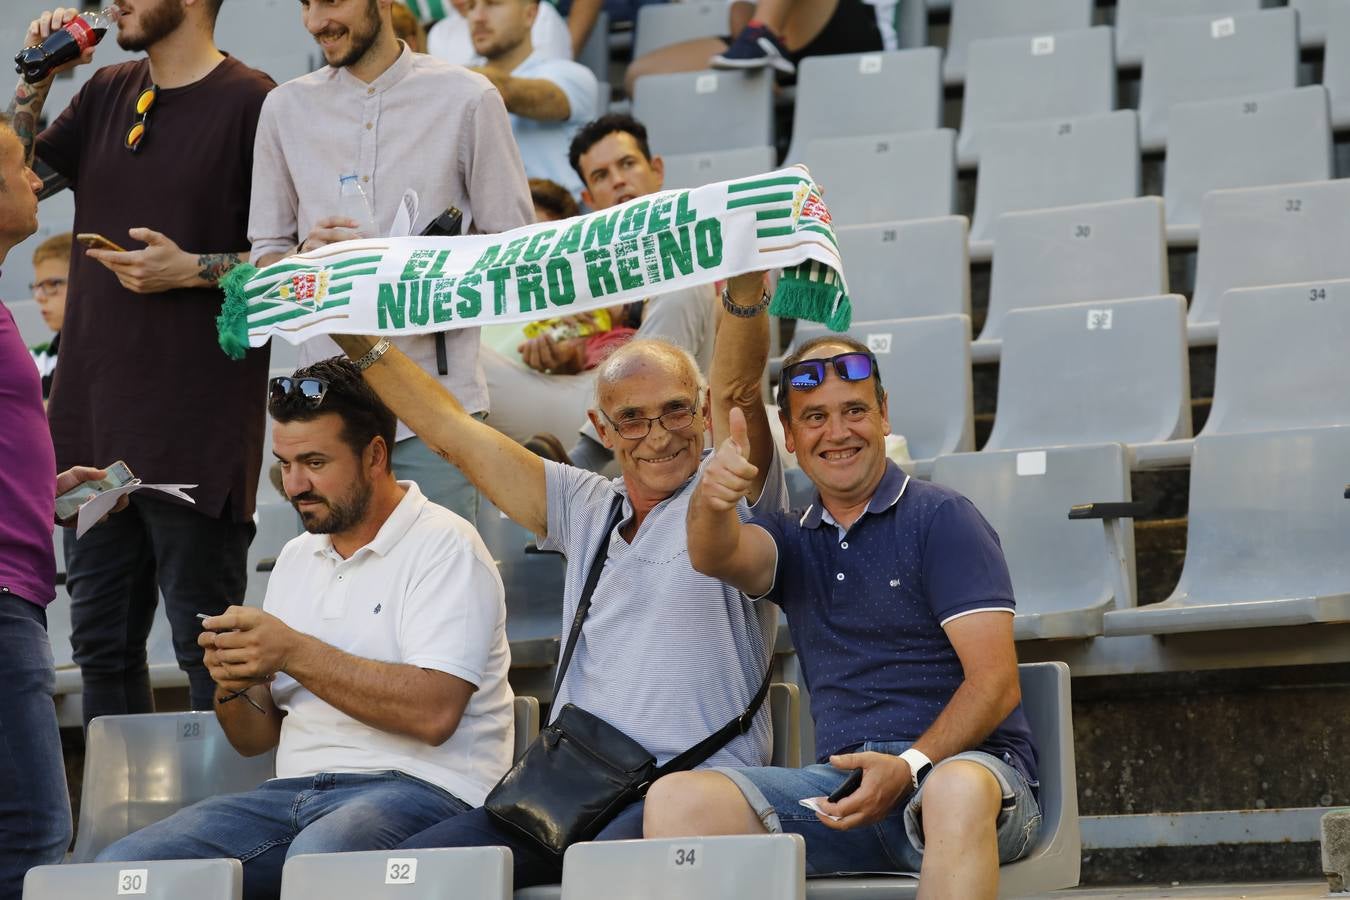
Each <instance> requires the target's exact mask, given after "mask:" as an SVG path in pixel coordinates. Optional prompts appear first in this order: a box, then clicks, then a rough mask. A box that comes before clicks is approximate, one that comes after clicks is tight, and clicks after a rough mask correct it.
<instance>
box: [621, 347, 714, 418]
mask: <svg viewBox="0 0 1350 900" xmlns="http://www.w3.org/2000/svg"><path fill="white" fill-rule="evenodd" d="M647 372H652V373H657V374H660V375H663V376H664V377H665V378H666V379H668V383H669V384H670V385H671V386H672V387H674V386H676V385H679V386H682V387H685V388H686V389H688V390H690V391H692V392H693V393H694V395H695V396H700V397H701V396H702V395H703V392H704V391H705V390H706V389H707V387H708V382H707V380H706V379H705V378H704V377H703V373H702V372H700V371H699V370H698V363H697V362H696V361H695V360H694V357H693V355H692V354H691V353H690V352H689V351H688V350H686V349H684V348H683V347H681V346H679V345H678V344H673V343H671V342H670V341H665V340H661V339H660V338H639V339H637V340H633V341H629V342H628V343H627V344H624V345H623V346H622V347H620V348H619V349H618V350H615V351H614V352H613V353H611V354H610V355H609V356H607V357H606V358H605V361H604V362H602V363H601V364H600V365H599V367H598V368H596V370H595V403H596V405H597V406H601V407H603V403H604V398H605V396H606V394H607V393H608V392H609V391H608V389H609V388H612V387H614V386H615V385H618V384H619V383H620V382H622V381H623V380H624V379H626V378H630V377H632V376H634V375H637V374H642V373H647Z"/></svg>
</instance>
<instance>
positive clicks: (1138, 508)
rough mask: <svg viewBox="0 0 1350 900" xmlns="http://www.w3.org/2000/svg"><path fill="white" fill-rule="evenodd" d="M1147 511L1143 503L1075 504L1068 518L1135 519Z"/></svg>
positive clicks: (1070, 509)
mask: <svg viewBox="0 0 1350 900" xmlns="http://www.w3.org/2000/svg"><path fill="white" fill-rule="evenodd" d="M1147 511H1148V507H1147V506H1146V505H1145V504H1143V503H1077V504H1075V505H1073V506H1071V507H1069V518H1070V519H1137V518H1139V517H1140V516H1142V515H1143V514H1144V513H1146V512H1147Z"/></svg>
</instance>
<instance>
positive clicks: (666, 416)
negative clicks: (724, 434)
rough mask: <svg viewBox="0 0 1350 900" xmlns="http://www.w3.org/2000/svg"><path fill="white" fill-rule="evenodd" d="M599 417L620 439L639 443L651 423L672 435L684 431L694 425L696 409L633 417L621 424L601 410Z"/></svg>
mask: <svg viewBox="0 0 1350 900" xmlns="http://www.w3.org/2000/svg"><path fill="white" fill-rule="evenodd" d="M600 415H602V416H604V417H605V421H606V422H608V423H609V424H610V426H611V427H613V429H614V430H615V431H617V432H618V433H619V436H620V437H623V438H627V439H628V440H630V441H640V440H642V439H643V438H645V437H646V436H647V435H648V434H650V433H651V430H652V423H653V422H660V423H661V427H662V428H664V429H665V430H666V431H669V432H672V433H673V432H676V431H684V430H685V429H686V428H688V427H689V426H690V425H693V424H694V417H695V416H697V415H698V409H697V408H693V409H690V408H689V407H684V408H683V409H672V410H671V411H670V412H668V413H662V414H661V415H659V416H651V417H649V418H644V417H643V416H634V417H632V418H631V419H624V420H623V421H622V422H615V421H614V420H613V419H611V418H610V417H609V413H607V412H605V411H604V410H603V409H602V410H600Z"/></svg>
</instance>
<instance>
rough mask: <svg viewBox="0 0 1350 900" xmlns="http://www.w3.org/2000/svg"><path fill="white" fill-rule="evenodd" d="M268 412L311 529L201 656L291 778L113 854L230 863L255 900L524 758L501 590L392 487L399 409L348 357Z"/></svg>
mask: <svg viewBox="0 0 1350 900" xmlns="http://www.w3.org/2000/svg"><path fill="white" fill-rule="evenodd" d="M269 411H270V412H271V414H272V418H273V420H274V422H275V425H274V427H273V430H272V448H273V452H274V453H275V454H276V457H277V459H278V460H280V462H281V468H282V481H283V484H284V486H285V488H286V494H287V496H289V497H290V499H291V501H292V503H294V504H295V508H296V510H297V511H298V512H299V514H300V518H301V520H302V522H303V523H304V526H305V531H306V532H307V533H306V534H302V535H300V536H299V537H297V538H294V539H293V540H291V541H290V543H288V544H287V545H286V546H285V548H284V549H283V550H282V551H281V555H280V556H279V557H278V558H277V563H276V568H275V569H274V570H273V571H272V576H271V579H270V580H269V582H268V586H267V599H266V600H265V601H264V603H263V608H262V609H255V608H253V607H242V606H232V607H230V609H229V610H227V611H226V612H225V613H224V615H219V616H214V617H209V618H207V619H206V620H205V621H204V622H203V623H202V628H203V631H202V632H201V636H200V639H199V642H200V644H201V645H202V647H203V648H205V654H206V665H207V668H208V669H209V670H210V672H211V677H212V678H213V679H215V682H216V695H215V701H216V715H217V717H218V718H219V720H220V724H221V727H222V728H223V729H224V730H225V735H226V737H228V738H229V740H230V743H232V744H233V745H234V747H235V749H237V750H238V751H239V752H240V753H243V754H244V755H246V756H255V755H257V754H259V753H263V752H265V751H267V750H270V749H272V748H273V747H276V748H277V769H276V772H277V777H276V778H274V779H272V780H270V781H268V782H266V783H265V784H263V785H261V786H260V787H258V788H257V789H255V790H252V791H247V792H245V793H242V794H234V795H229V796H223V797H216V798H213V799H210V800H206V801H203V802H202V803H198V804H196V805H195V806H191V807H189V808H187V809H185V810H182V811H181V812H178V813H176V814H174V815H173V816H171V817H169V818H168V819H164V820H162V821H160V822H158V823H156V824H155V825H152V826H150V827H149V828H145V829H143V830H141V831H139V832H137V833H135V834H132V835H130V836H128V837H126V838H123V839H122V840H120V841H118V842H117V843H115V844H113V845H112V846H110V847H108V848H107V849H106V850H104V851H103V853H101V854H100V855H99V859H101V860H138V859H195V858H212V857H222V856H224V857H233V858H235V859H239V860H242V861H243V863H244V896H245V897H248V898H254V897H275V896H276V894H277V892H278V891H279V890H280V887H281V869H282V865H283V864H284V863H285V861H286V859H287V858H288V857H290V856H295V855H297V854H301V853H323V852H335V851H349V850H379V849H386V848H389V847H392V846H394V845H395V844H397V843H398V842H399V841H401V840H403V839H405V838H407V837H409V836H410V835H412V834H415V833H417V832H419V831H421V830H422V829H424V828H427V827H428V826H430V825H432V824H434V823H437V822H442V821H444V820H446V819H450V818H451V817H453V816H456V815H458V814H460V813H462V812H464V811H465V810H467V809H469V808H470V807H471V806H477V805H478V804H480V803H482V801H483V797H484V796H485V795H486V793H487V791H488V788H490V787H491V786H492V785H493V784H494V783H495V782H496V781H497V779H498V778H500V777H501V775H502V773H503V772H505V771H506V768H507V766H509V765H510V762H511V750H512V746H513V741H512V736H513V728H512V695H511V688H510V687H509V686H508V685H507V683H506V672H507V668H508V667H509V665H510V651H509V649H508V647H507V643H506V604H505V600H504V598H503V592H502V582H501V578H500V577H499V576H498V575H497V568H496V565H495V564H494V563H493V561H492V557H491V555H490V554H489V553H488V550H487V548H486V547H485V546H484V545H483V542H482V540H481V539H480V538H479V537H478V533H477V532H476V531H474V529H473V526H471V525H470V524H469V523H468V522H466V521H465V520H464V519H462V518H461V517H460V516H458V515H456V514H455V513H453V512H451V511H450V510H448V509H445V508H444V507H440V506H437V505H436V504H434V503H432V502H430V501H429V500H427V499H426V498H425V497H424V496H423V495H422V492H421V491H420V490H419V489H418V487H417V485H416V484H414V483H413V482H411V481H396V480H395V479H394V473H393V470H392V468H391V467H390V450H391V448H392V446H393V443H394V425H395V419H394V414H393V413H392V412H390V411H389V409H388V408H387V407H386V406H385V405H384V404H383V403H381V402H380V400H379V398H378V397H376V396H375V394H374V392H373V391H371V389H370V388H369V387H368V386H367V385H366V384H365V383H364V382H363V381H362V380H361V375H360V370H359V369H358V367H357V366H356V365H355V364H353V363H350V362H348V361H347V360H345V359H333V360H325V361H321V362H318V363H315V364H314V365H312V366H309V367H307V368H304V369H301V370H300V371H298V372H296V373H295V374H294V375H293V376H288V377H281V378H273V379H272V381H271V392H270V403H269ZM241 699H242V700H243V701H245V702H237V703H236V702H234V701H236V700H241Z"/></svg>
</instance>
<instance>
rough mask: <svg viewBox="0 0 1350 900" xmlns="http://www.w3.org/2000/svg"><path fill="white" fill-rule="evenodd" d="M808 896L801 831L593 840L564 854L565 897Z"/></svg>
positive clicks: (763, 899) (750, 899) (728, 899)
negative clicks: (700, 836)
mask: <svg viewBox="0 0 1350 900" xmlns="http://www.w3.org/2000/svg"><path fill="white" fill-rule="evenodd" d="M634 897H643V898H645V900H689V898H691V897H697V898H699V900H805V898H806V842H805V841H803V840H802V837H801V835H799V834H762V835H736V836H734V837H711V838H670V839H661V840H647V841H596V842H594V843H582V844H573V845H572V846H571V847H569V848H567V854H566V855H565V856H564V857H563V875H562V900H632V898H634Z"/></svg>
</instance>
